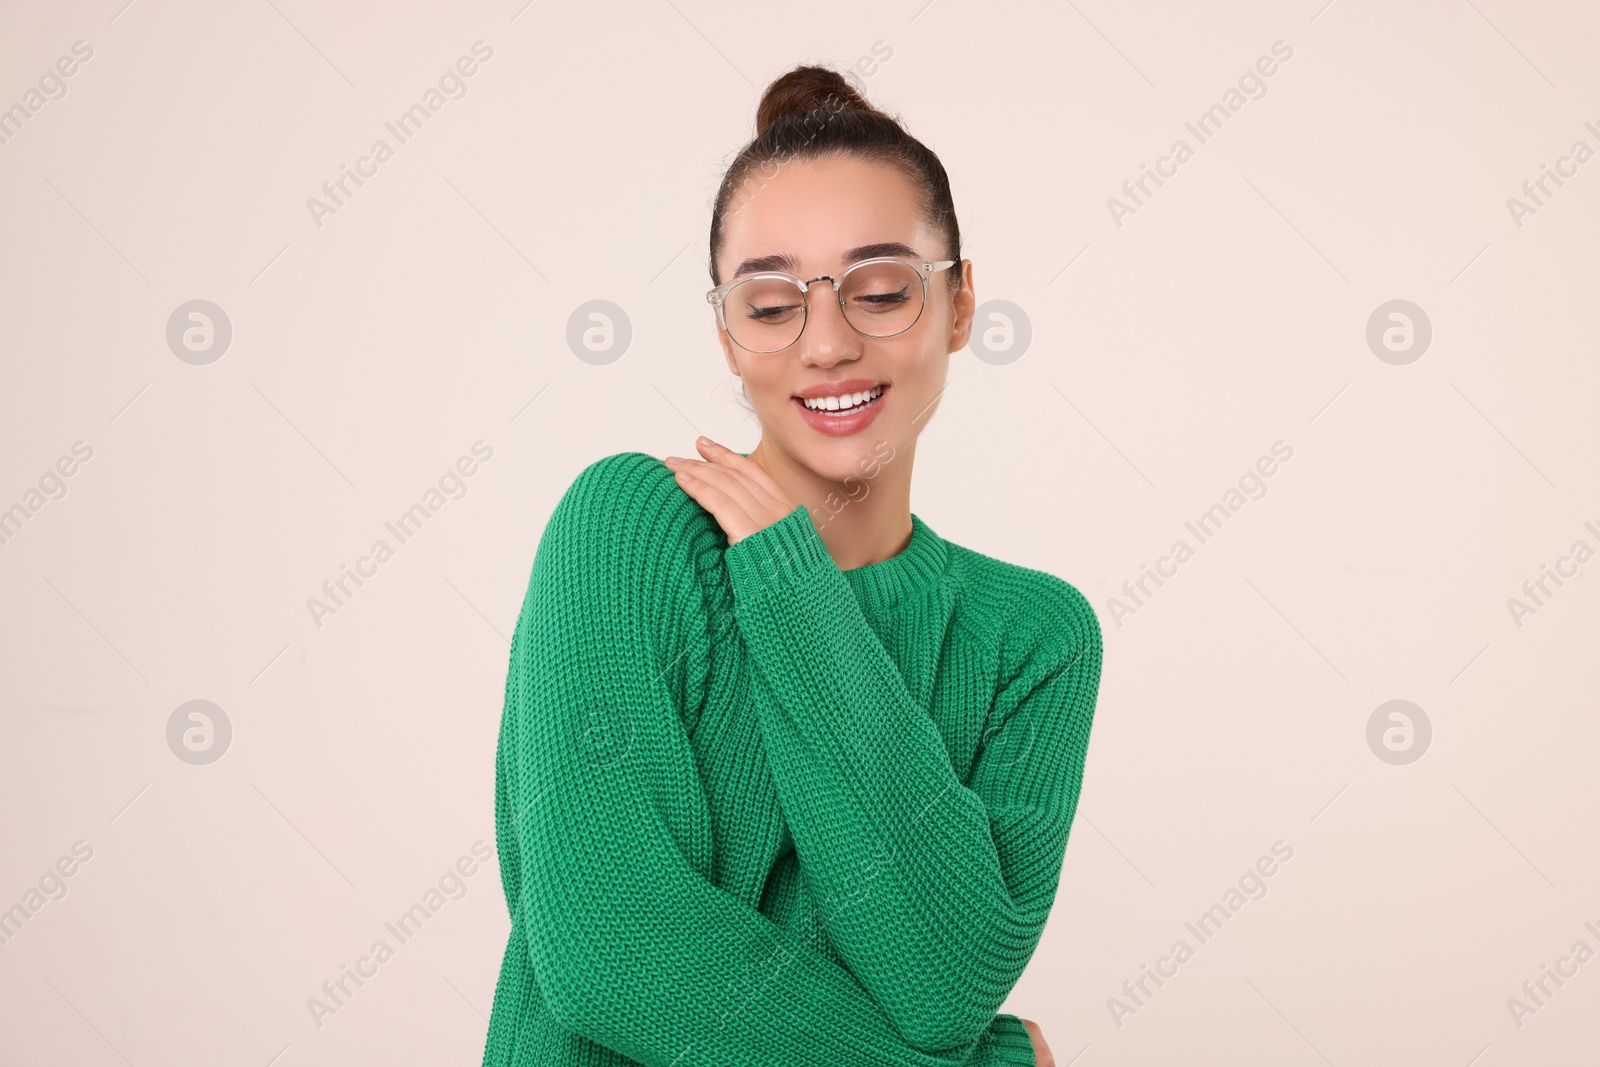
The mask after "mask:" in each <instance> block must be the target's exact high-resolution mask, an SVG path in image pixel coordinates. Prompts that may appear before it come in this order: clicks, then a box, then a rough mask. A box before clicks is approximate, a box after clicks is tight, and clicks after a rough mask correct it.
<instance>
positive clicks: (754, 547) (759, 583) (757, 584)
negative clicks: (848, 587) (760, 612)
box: [722, 504, 842, 600]
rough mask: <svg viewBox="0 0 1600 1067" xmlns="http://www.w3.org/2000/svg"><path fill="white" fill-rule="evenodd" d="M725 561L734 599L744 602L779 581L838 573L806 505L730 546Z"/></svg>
mask: <svg viewBox="0 0 1600 1067" xmlns="http://www.w3.org/2000/svg"><path fill="white" fill-rule="evenodd" d="M722 558H723V562H724V563H725V564H726V565H727V568H728V581H729V582H730V583H732V585H733V593H734V596H735V597H736V598H739V599H743V600H748V599H751V598H752V597H755V596H757V595H759V594H760V593H761V591H762V590H763V589H765V588H766V587H767V586H768V585H769V584H771V583H773V582H775V581H778V580H780V579H782V580H788V579H791V578H794V577H797V576H804V575H807V574H810V573H813V572H815V571H816V570H817V569H818V568H821V567H833V568H835V569H837V564H835V563H834V562H833V557H832V556H830V555H829V554H828V547H827V545H825V544H824V543H823V541H822V535H821V534H819V533H817V527H816V525H815V524H814V523H812V521H811V515H810V514H809V513H808V512H807V511H806V509H805V505H803V504H796V505H795V509H794V510H793V511H791V512H789V514H787V515H785V516H784V517H783V518H781V519H779V520H778V521H777V522H775V523H772V524H770V525H768V526H765V527H763V528H761V529H759V530H757V531H756V532H755V533H753V534H751V535H750V536H748V537H746V538H744V539H743V540H740V541H737V542H735V543H734V544H732V545H729V546H728V548H727V550H726V551H724V552H723V554H722ZM841 577H842V575H841Z"/></svg>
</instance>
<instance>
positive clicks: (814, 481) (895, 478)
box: [749, 437, 915, 570]
mask: <svg viewBox="0 0 1600 1067" xmlns="http://www.w3.org/2000/svg"><path fill="white" fill-rule="evenodd" d="M914 455H915V445H914V444H913V446H912V447H910V448H900V449H896V450H895V451H893V452H892V453H891V456H892V458H890V459H888V460H883V459H881V458H879V454H878V453H877V452H874V451H868V452H866V453H865V454H864V456H863V457H862V460H861V462H860V463H859V464H858V465H857V466H856V469H855V470H854V471H853V472H852V473H851V474H849V475H848V476H847V477H848V481H845V480H835V479H834V478H832V477H827V476H824V475H820V474H818V473H817V472H816V471H813V470H811V469H810V468H809V467H806V466H804V465H802V464H800V463H798V462H796V461H795V460H794V459H793V458H792V457H790V456H787V455H785V454H784V453H783V452H781V451H779V450H778V449H776V448H774V447H772V446H771V445H769V443H768V441H767V439H766V438H765V437H763V438H762V439H761V440H760V442H758V443H757V444H756V447H755V448H754V449H752V450H751V452H750V453H749V456H750V459H752V460H754V461H755V462H756V464H757V465H759V466H760V467H761V469H762V470H764V471H766V472H767V475H768V477H770V478H771V479H772V480H773V481H774V482H777V483H778V488H780V489H782V490H783V491H784V493H785V494H786V495H787V496H788V497H789V499H790V500H793V501H794V502H795V503H797V504H803V505H805V508H806V512H807V513H808V514H809V515H810V516H811V521H812V523H813V524H815V526H816V528H817V533H818V534H819V535H820V536H821V537H822V542H823V544H825V545H826V546H827V547H828V555H830V556H832V557H833V561H834V563H835V564H837V565H838V567H839V569H840V570H853V569H854V568H856V567H865V566H867V565H869V564H872V563H881V562H883V561H884V560H886V559H889V558H890V557H892V556H896V555H898V554H899V553H900V552H901V551H902V550H904V549H905V547H906V545H907V544H908V543H909V542H910V540H911V466H912V459H913V458H914Z"/></svg>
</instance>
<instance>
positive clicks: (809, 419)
mask: <svg viewBox="0 0 1600 1067" xmlns="http://www.w3.org/2000/svg"><path fill="white" fill-rule="evenodd" d="M744 190H745V191H744V193H743V195H741V196H739V197H737V198H736V199H735V200H734V201H733V202H732V203H731V204H730V205H729V208H728V212H729V213H728V214H727V215H726V216H725V217H724V219H725V221H724V224H723V233H724V242H723V247H722V252H721V255H720V256H719V259H718V264H717V265H718V267H719V268H720V276H721V278H722V279H723V281H724V282H728V281H733V280H734V279H735V277H737V276H739V275H742V274H748V273H753V272H755V271H758V270H779V271H785V272H787V273H789V274H794V275H796V276H798V277H800V278H803V279H810V278H815V277H817V276H818V275H821V274H826V275H828V276H830V277H837V276H838V275H839V274H841V273H842V272H843V271H844V269H845V268H846V267H848V266H850V264H851V263H853V262H855V261H856V260H857V259H865V258H871V257H873V256H925V257H927V258H928V259H930V260H936V259H943V258H945V256H946V252H947V250H946V248H945V246H944V241H943V239H942V238H941V237H940V235H939V234H938V233H937V232H936V231H934V230H933V229H931V228H929V227H928V226H927V224H926V223H925V222H924V221H923V220H922V219H921V218H920V217H919V216H920V211H919V206H918V197H917V193H916V190H915V188H914V187H913V186H912V185H911V184H910V182H908V181H907V180H906V178H905V177H903V176H902V175H901V174H900V172H899V171H897V170H895V169H893V168H891V167H886V166H882V165H875V164H869V163H862V162H859V161H856V160H852V159H849V158H847V157H844V156H839V155H834V156H829V157H824V158H822V159H815V160H804V161H798V160H797V161H791V162H789V163H786V164H784V165H783V166H781V167H780V168H779V169H778V171H777V173H776V174H775V175H773V176H772V177H771V178H770V179H767V180H765V181H762V180H761V179H760V177H759V176H756V177H752V179H751V180H750V181H749V182H747V183H746V185H745V187H744ZM873 246H879V247H877V248H873ZM861 250H866V251H865V252H864V253H863V252H861ZM852 253H855V254H852ZM780 256H781V257H787V258H788V260H789V261H788V262H775V261H774V259H773V257H780ZM758 260H765V261H766V262H763V263H755V262H753V261H758ZM946 270H947V271H959V272H961V274H960V276H961V279H962V282H961V288H960V289H959V290H958V291H957V292H956V293H955V294H954V296H952V294H951V292H950V280H949V277H948V275H947V274H946V273H945V272H943V271H941V272H939V273H936V274H932V275H930V276H929V279H928V286H927V290H928V297H927V304H926V306H925V307H924V308H923V309H922V316H921V318H919V319H918V320H917V322H916V324H915V325H913V326H912V327H911V328H910V329H908V330H906V331H905V332H904V333H900V334H897V335H895V336H893V337H868V336H866V335H864V334H861V333H858V332H857V331H856V330H855V328H854V327H852V326H851V325H850V324H849V323H848V322H846V321H845V318H844V314H843V312H842V311H841V310H840V308H839V303H838V301H837V300H836V299H834V295H833V288H832V286H831V285H829V283H827V282H818V283H816V284H814V285H812V286H811V288H810V292H809V294H808V295H809V298H810V301H811V305H810V310H809V312H808V314H807V315H806V323H805V329H804V331H803V332H802V333H801V334H800V339H799V340H797V341H795V342H794V344H792V345H790V346H789V347H788V348H785V349H782V350H781V351H778V352H771V353H758V352H750V351H747V350H745V349H743V348H741V347H739V346H738V345H737V344H735V343H734V342H733V340H732V339H731V338H730V337H729V336H728V333H727V331H725V330H720V329H719V330H718V337H719V339H720V340H721V343H722V349H723V353H724V355H725V356H726V357H727V360H728V369H729V370H730V371H732V372H733V373H735V374H737V375H739V376H740V377H741V378H743V379H744V387H745V393H746V394H747V395H748V396H749V398H750V403H751V405H752V407H753V408H754V409H755V413H756V417H757V418H759V419H760V420H761V428H762V445H761V446H760V448H761V450H763V451H772V450H774V449H775V450H777V451H778V452H780V453H782V454H783V455H784V456H785V457H786V458H787V459H788V460H789V461H791V462H794V463H797V464H799V465H801V466H804V467H807V468H809V469H810V470H812V471H813V472H815V473H816V474H818V475H819V476H821V477H824V478H828V479H832V480H836V481H843V480H844V479H845V478H846V477H849V476H852V475H854V476H857V477H859V476H860V473H861V470H862V463H863V462H871V461H872V460H873V459H874V458H878V459H882V458H883V457H884V456H886V455H891V454H892V455H898V454H901V453H903V452H909V450H910V449H911V446H912V445H913V443H914V442H915V439H916V436H917V434H918V433H920V432H921V430H922V428H923V427H924V426H926V425H927V424H928V420H929V419H930V418H931V417H932V415H933V412H934V410H935V408H936V407H937V402H938V398H939V395H940V393H941V392H942V391H943V389H944V386H945V373H946V370H947V368H948V366H949V359H950V353H951V352H954V351H956V350H957V349H959V348H962V347H964V346H965V345H966V343H967V336H968V333H969V332H970V330H971V326H972V314H973V306H974V299H973V290H972V267H971V264H970V263H965V262H963V263H960V264H957V265H956V266H954V267H949V268H946ZM748 311H749V309H748V308H747V307H746V308H743V309H741V308H739V307H735V306H732V304H730V305H729V306H728V307H726V308H725V313H726V315H727V316H728V318H729V319H730V320H731V319H732V318H733V317H734V316H736V315H740V314H742V313H743V314H747V313H748ZM874 386H883V387H884V388H883V391H882V395H880V396H879V397H878V399H876V400H875V401H873V402H872V404H871V405H870V407H869V408H868V409H867V410H866V411H864V412H863V413H862V415H860V416H851V417H849V418H848V419H840V418H838V417H837V416H827V415H814V414H808V413H807V411H806V410H805V407H804V406H803V405H802V403H801V400H800V397H801V394H802V393H803V394H805V395H807V396H811V395H814V394H815V393H816V392H817V391H818V390H819V389H820V390H821V391H822V392H823V393H824V394H839V393H842V392H846V391H849V392H857V391H863V390H868V389H870V388H871V387H874ZM823 420H832V421H823ZM880 442H888V443H889V444H890V445H892V446H893V448H894V452H893V453H887V452H886V451H885V450H883V449H882V447H881V444H880ZM875 445H877V446H879V447H878V448H877V449H876V450H875V448H874V446H875Z"/></svg>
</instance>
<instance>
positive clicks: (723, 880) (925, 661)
mask: <svg viewBox="0 0 1600 1067" xmlns="http://www.w3.org/2000/svg"><path fill="white" fill-rule="evenodd" d="M878 640H879V645H880V647H881V649H882V651H883V654H884V655H885V656H886V657H887V659H888V661H889V662H890V663H892V664H893V665H894V668H895V671H896V672H897V674H898V676H899V678H900V680H901V682H902V683H903V684H904V692H905V694H906V695H907V696H908V697H909V700H907V701H905V702H903V703H896V704H893V705H890V704H885V706H883V707H881V708H874V709H865V710H866V712H867V714H869V715H873V714H882V715H903V714H913V715H923V716H926V717H928V718H929V719H930V720H932V722H933V723H934V725H935V726H936V727H937V728H938V731H939V735H940V737H941V738H942V739H943V741H944V747H945V751H946V753H947V754H948V755H949V758H950V765H951V768H952V770H953V771H954V772H955V774H956V778H957V780H958V781H963V782H964V781H965V780H966V779H967V775H968V772H969V770H970V768H971V766H972V761H973V759H974V757H975V755H976V753H977V750H978V745H979V740H980V738H981V737H982V734H983V730H984V727H985V725H986V723H987V719H988V714H989V711H990V708H991V707H992V706H993V703H994V695H995V693H996V691H997V684H996V683H997V678H996V674H997V670H996V667H995V665H994V663H993V661H992V657H990V656H988V655H986V654H985V653H984V652H983V651H982V650H981V648H980V647H978V646H975V645H972V644H967V643H960V642H957V641H953V640H941V639H939V637H934V638H932V639H930V638H928V637H927V636H923V637H922V638H921V639H920V640H918V639H916V635H912V634H907V633H904V632H896V633H890V634H886V635H881V636H879V638H878ZM755 671H756V668H755V666H754V664H753V662H752V661H751V660H750V658H749V657H748V656H747V655H745V654H743V648H742V646H739V644H738V642H737V641H734V642H731V643H730V644H727V645H724V646H722V650H721V651H720V652H719V654H718V655H717V656H716V657H715V660H714V663H713V665H712V670H711V671H710V673H709V676H708V679H707V682H706V691H705V696H704V700H703V702H702V704H701V706H700V708H699V713H698V715H697V716H696V717H695V719H694V723H693V730H692V732H691V734H690V742H691V747H692V749H693V751H694V754H695V759H696V762H697V764H698V768H699V773H700V779H701V783H702V787H703V790H704V795H705V800H706V813H707V817H708V819H709V822H710V827H709V828H710V831H711V840H712V842H713V849H712V854H713V861H712V870H711V871H710V872H708V877H709V878H710V880H711V881H712V882H713V884H715V885H717V886H719V887H720V888H722V889H723V890H725V891H726V892H728V893H730V894H732V895H734V896H735V897H736V898H737V899H739V900H741V901H743V902H745V903H747V904H750V905H751V906H753V907H757V908H760V909H761V910H762V911H763V912H764V913H766V914H768V915H769V917H772V918H774V919H781V920H784V921H787V920H788V919H793V918H795V917H796V916H797V915H798V913H799V911H800V910H801V909H800V908H799V901H798V892H799V890H798V882H799V879H800V871H799V868H798V863H797V859H796V857H795V855H794V843H793V841H792V840H791V838H790V836H789V829H788V825H787V824H786V822H785V820H784V817H783V810H782V807H781V805H780V803H779V799H778V790H777V785H776V783H775V782H774V781H773V777H772V772H771V769H770V767H769V766H768V762H767V756H766V749H765V745H764V741H763V736H762V713H763V709H762V708H761V707H760V706H759V703H758V702H760V701H762V700H764V699H768V698H767V697H766V696H765V694H766V693H767V688H766V687H765V686H764V685H763V684H762V681H761V679H760V678H759V677H758V676H757V675H756V674H755ZM767 710H768V711H769V712H770V711H771V709H767ZM778 913H781V915H780V914H778Z"/></svg>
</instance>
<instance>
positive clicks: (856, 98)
mask: <svg viewBox="0 0 1600 1067" xmlns="http://www.w3.org/2000/svg"><path fill="white" fill-rule="evenodd" d="M833 153H841V154H844V155H848V156H850V157H852V158H855V159H859V160H861V161H863V162H871V163H882V164H886V165H888V166H891V167H894V168H895V169H897V170H899V171H900V172H901V173H902V174H904V175H905V177H906V179H907V180H908V181H910V182H911V184H912V185H914V186H916V187H917V188H918V189H919V190H920V191H921V194H922V205H921V207H922V217H923V218H924V219H925V220H927V222H928V223H930V224H931V225H932V226H933V227H934V228H935V229H936V230H938V231H940V232H941V234H942V235H943V237H944V240H945V252H946V254H945V255H944V256H943V257H942V258H945V259H954V260H960V259H961V227H960V225H959V224H958V223H957V222H956V209H955V204H954V202H953V200H952V199H951V195H950V179H949V178H948V177H947V176H946V175H945V171H944V164H942V163H940V162H939V157H938V156H936V155H934V154H933V152H932V151H930V150H929V149H928V147H927V146H926V145H924V144H923V143H922V142H921V141H919V140H917V139H916V138H915V137H913V136H911V135H910V134H909V133H907V132H906V131H905V128H904V127H902V126H901V125H900V122H899V120H898V119H895V118H892V117H890V116H889V115H886V114H884V113H883V112H882V111H879V110H878V109H877V108H875V107H873V106H872V105H871V104H869V103H867V101H866V100H865V99H864V98H863V97H862V95H861V94H860V93H859V92H857V91H856V89H855V88H854V87H853V86H852V85H851V84H850V82H849V81H847V80H846V79H845V78H844V76H843V75H841V74H839V73H838V72H837V71H834V70H830V69H828V68H827V67H815V66H800V67H795V68H794V69H793V70H791V71H789V72H788V73H786V74H783V75H781V76H780V77H778V78H777V79H776V80H775V81H773V82H772V84H771V85H768V86H767V90H766V92H764V93H763V94H762V95H761V103H760V104H759V105H758V106H757V108H756V135H755V138H754V139H753V140H752V141H750V143H749V144H747V145H745V146H744V148H743V149H741V150H740V152H739V155H738V156H737V157H736V158H735V159H734V161H733V163H732V165H731V166H729V168H728V172H727V174H725V175H723V178H722V185H721V187H720V188H719V189H718V190H717V199H716V204H715V206H714V207H713V209H712V212H711V264H710V266H711V283H712V284H713V285H721V284H722V278H721V277H719V276H718V271H717V256H718V254H719V253H721V251H722V245H723V242H724V240H725V236H724V233H723V223H724V218H725V216H726V214H727V213H728V212H729V209H730V207H733V209H734V210H737V206H736V205H735V204H734V200H735V197H736V196H737V195H738V194H739V193H740V192H741V191H742V190H743V189H744V188H745V187H746V186H752V185H753V186H754V189H753V190H752V191H751V193H750V195H752V196H753V195H755V192H756V191H759V189H760V186H761V185H762V184H765V182H766V181H768V180H770V179H771V178H772V177H773V176H774V175H776V173H777V171H778V168H780V167H782V166H783V164H784V163H787V162H790V161H792V160H796V159H815V158H818V157H821V156H825V155H829V154H833ZM757 171H759V172H762V173H761V174H757V173H756V172H757ZM923 253H924V254H925V255H929V256H930V257H931V256H932V255H934V252H933V251H932V250H931V249H927V250H923ZM948 277H949V279H950V289H951V291H952V292H954V291H955V290H956V289H959V288H960V286H961V271H960V270H959V269H953V270H951V271H950V272H949V273H948Z"/></svg>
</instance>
